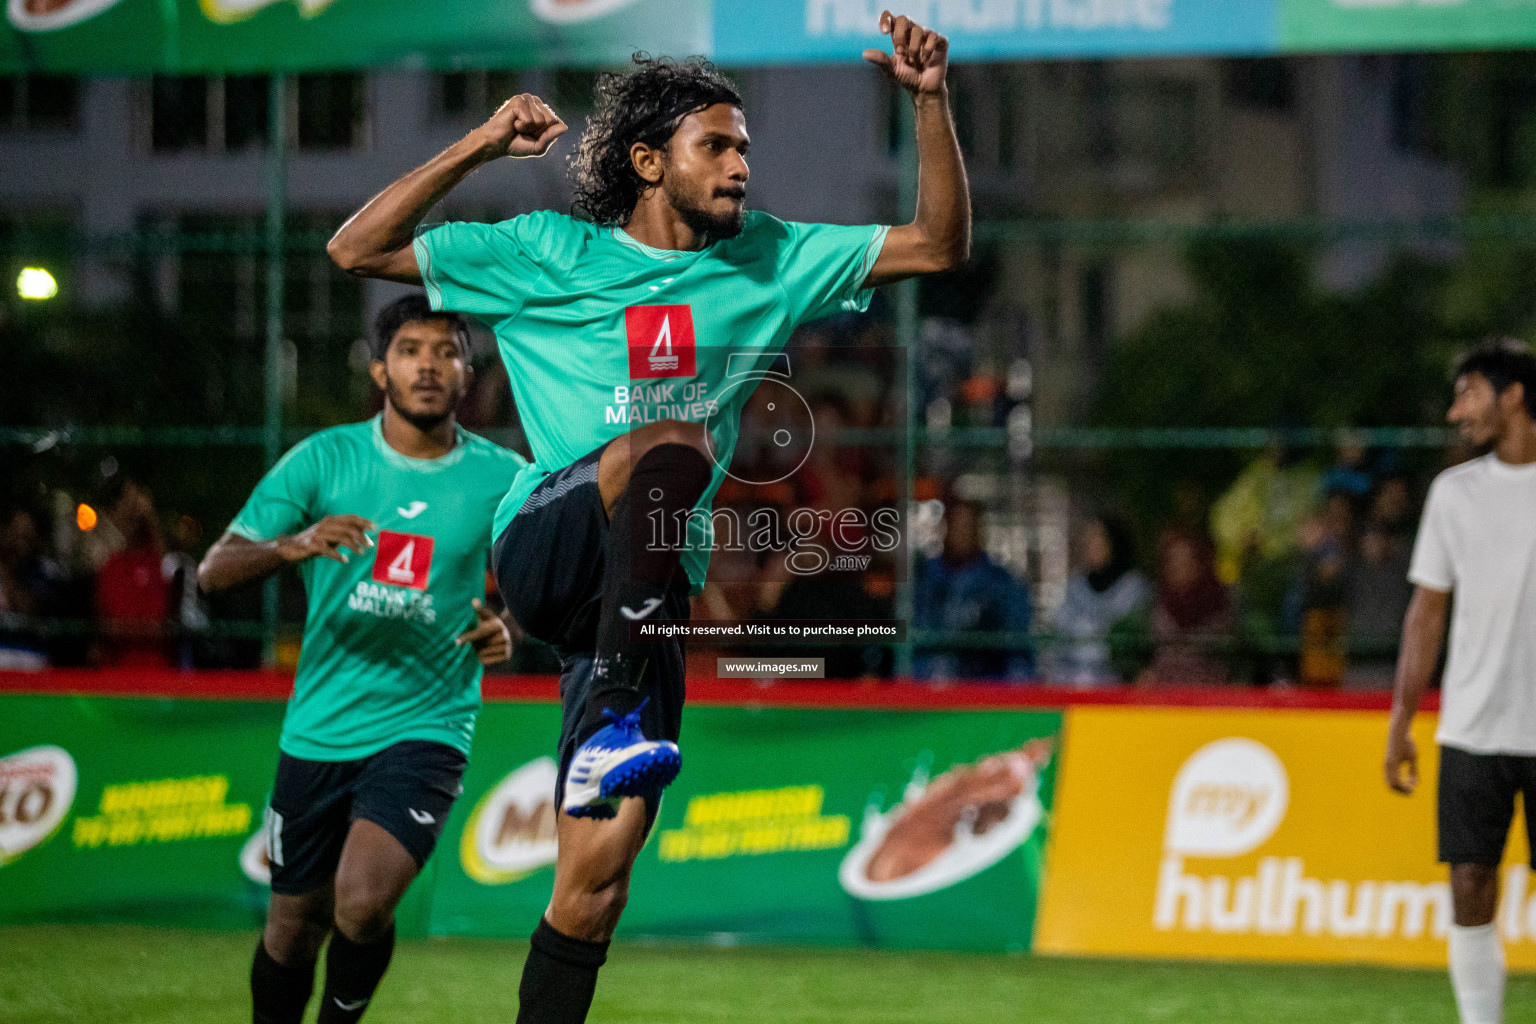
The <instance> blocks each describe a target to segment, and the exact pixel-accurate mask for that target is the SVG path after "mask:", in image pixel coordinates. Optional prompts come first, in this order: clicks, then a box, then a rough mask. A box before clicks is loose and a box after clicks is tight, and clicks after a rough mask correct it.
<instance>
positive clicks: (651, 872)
mask: <svg viewBox="0 0 1536 1024" xmlns="http://www.w3.org/2000/svg"><path fill="white" fill-rule="evenodd" d="M542 710H543V709H535V708H519V707H517V706H516V705H493V706H491V707H489V708H487V709H486V714H485V716H484V718H483V719H482V724H481V731H480V734H479V736H478V737H477V740H476V751H475V757H474V761H473V764H472V767H471V773H470V774H471V777H470V778H469V779H467V780H466V783H465V795H464V799H463V800H462V801H461V803H460V806H459V807H457V808H456V809H455V812H454V816H453V818H452V819H451V820H450V823H449V833H450V834H453V835H456V836H457V837H458V843H457V849H456V850H451V851H448V850H445V851H444V852H445V853H447V854H448V855H447V856H444V857H442V858H441V859H440V860H439V862H438V867H437V877H436V884H435V886H434V891H433V902H432V923H431V929H432V930H433V931H434V932H441V933H452V934H469V935H504V934H508V933H509V930H510V932H511V933H513V934H521V931H520V929H521V930H527V928H528V927H530V926H531V925H532V924H533V923H535V922H537V920H538V915H539V914H540V913H541V912H542V911H543V908H544V906H545V904H546V903H547V902H548V899H549V891H550V885H551V883H552V879H553V870H552V865H553V863H554V855H555V846H554V827H555V808H554V804H553V795H554V783H555V762H554V760H553V758H551V757H549V756H547V753H546V751H547V750H548V747H549V742H550V737H552V736H553V735H554V730H555V728H556V723H555V721H554V716H553V713H552V712H553V709H549V713H548V714H547V715H543V714H540V713H539V712H542ZM539 717H547V718H548V722H547V723H539V724H538V725H537V726H535V724H534V723H535V722H536V720H537V719H538V718H539ZM1060 730H1061V714H1060V713H1058V712H1041V711H886V710H881V711H873V710H837V709H830V708H815V709H791V708H762V709H749V708H727V707H695V708H690V709H689V711H688V713H687V715H686V717H685V719H684V726H683V737H682V743H681V746H682V750H683V772H682V774H681V775H680V776H679V777H678V780H677V782H675V783H674V784H673V785H672V787H671V788H670V789H668V790H667V794H666V799H665V800H664V801H663V803H662V807H661V812H660V815H659V818H658V820H657V823H656V828H655V829H654V831H653V832H652V834H651V837H650V841H649V842H648V843H647V845H646V847H645V849H644V850H643V851H642V853H641V855H640V859H639V861H638V862H637V864H636V866H635V874H634V884H633V885H632V887H631V895H630V901H629V907H628V909H627V910H626V911H625V915H624V922H623V925H622V930H623V931H624V932H626V933H628V934H631V935H655V936H676V937H714V938H717V939H726V938H728V939H729V940H730V941H742V942H758V941H794V942H846V943H869V944H877V945H893V946H922V947H927V948H955V949H960V948H965V949H993V950H1002V949H1028V948H1029V944H1030V936H1031V934H1032V933H1033V928H1034V912H1035V900H1036V894H1037V892H1038V890H1039V882H1040V869H1041V864H1042V861H1043V852H1044V846H1045V837H1046V832H1047V827H1046V825H1047V818H1048V813H1049V809H1050V802H1051V792H1052V789H1053V781H1054V777H1055V770H1054V764H1055V758H1054V750H1055V743H1056V737H1057V736H1058V734H1059V733H1060Z"/></svg>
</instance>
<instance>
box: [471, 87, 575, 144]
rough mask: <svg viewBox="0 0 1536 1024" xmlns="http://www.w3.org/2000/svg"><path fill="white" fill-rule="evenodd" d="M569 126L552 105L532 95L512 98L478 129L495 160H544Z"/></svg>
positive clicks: (527, 94) (483, 142)
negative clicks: (538, 158) (507, 158)
mask: <svg viewBox="0 0 1536 1024" xmlns="http://www.w3.org/2000/svg"><path fill="white" fill-rule="evenodd" d="M567 130H569V126H568V125H567V124H566V123H565V122H564V121H562V120H560V115H558V114H556V113H555V112H554V111H553V110H551V109H550V108H549V104H548V103H545V102H544V101H543V100H541V99H539V98H538V97H537V96H534V95H532V94H531V93H523V94H522V95H520V96H513V97H512V98H511V99H509V100H507V102H505V103H503V104H502V105H501V106H499V107H497V108H496V113H494V114H492V115H491V119H490V120H489V121H487V122H485V124H483V125H481V126H480V127H479V128H477V129H476V131H477V132H479V134H480V138H481V142H482V144H483V145H484V146H485V148H486V150H487V151H488V154H489V155H490V156H492V157H502V156H510V157H514V158H517V159H523V158H526V157H534V156H543V155H544V154H545V153H547V152H549V147H550V146H552V145H553V144H554V141H555V140H556V139H558V138H559V137H560V136H562V135H564V134H565V133H566V131H567Z"/></svg>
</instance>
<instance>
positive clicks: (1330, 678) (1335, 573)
mask: <svg viewBox="0 0 1536 1024" xmlns="http://www.w3.org/2000/svg"><path fill="white" fill-rule="evenodd" d="M1354 533H1355V500H1354V497H1353V496H1352V494H1351V493H1350V492H1348V491H1344V490H1337V491H1332V492H1330V493H1329V494H1328V495H1327V496H1326V497H1325V498H1324V499H1323V505H1322V508H1321V509H1319V510H1318V512H1317V514H1316V515H1314V516H1311V517H1310V518H1308V519H1307V521H1306V522H1305V523H1303V524H1302V526H1301V529H1300V531H1299V532H1298V541H1299V543H1298V549H1299V551H1298V554H1299V557H1298V559H1297V568H1296V578H1295V580H1294V581H1293V582H1292V585H1291V592H1290V594H1289V595H1288V596H1287V599H1286V614H1285V621H1284V625H1285V629H1286V632H1288V633H1294V634H1297V635H1298V636H1299V637H1300V646H1299V649H1298V658H1297V665H1296V679H1297V681H1298V682H1299V683H1301V685H1303V686H1317V687H1338V686H1340V685H1342V684H1343V681H1344V666H1345V663H1346V661H1347V658H1348V643H1347V638H1346V635H1345V593H1344V570H1345V566H1346V565H1347V563H1348V561H1349V559H1350V558H1351V557H1352V555H1353V553H1354V540H1355V537H1354Z"/></svg>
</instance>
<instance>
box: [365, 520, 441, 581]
mask: <svg viewBox="0 0 1536 1024" xmlns="http://www.w3.org/2000/svg"><path fill="white" fill-rule="evenodd" d="M374 551H375V554H374V556H373V578H374V581H375V582H377V583H388V584H389V585H390V586H394V587H410V588H411V589H413V590H426V589H427V577H428V576H429V575H431V572H432V538H431V537H423V536H422V535H421V534H419V533H396V532H395V531H393V530H380V531H379V543H378V545H377V546H376V547H375V548H374Z"/></svg>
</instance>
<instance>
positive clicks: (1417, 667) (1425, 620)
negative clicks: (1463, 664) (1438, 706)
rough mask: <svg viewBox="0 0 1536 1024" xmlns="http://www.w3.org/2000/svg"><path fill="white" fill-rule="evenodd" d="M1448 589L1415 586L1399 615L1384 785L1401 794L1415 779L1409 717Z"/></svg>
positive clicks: (1436, 641) (1433, 658) (1430, 667)
mask: <svg viewBox="0 0 1536 1024" xmlns="http://www.w3.org/2000/svg"><path fill="white" fill-rule="evenodd" d="M1450 603H1451V595H1450V594H1449V593H1448V592H1446V591H1443V590H1433V589H1431V588H1429V587H1415V588H1414V590H1413V600H1411V601H1410V602H1409V603H1408V614H1407V615H1406V616H1405V617H1404V619H1403V642H1402V646H1401V648H1400V649H1399V651H1398V655H1397V679H1396V681H1395V683H1394V684H1393V694H1392V721H1391V725H1390V726H1389V727H1388V730H1387V757H1386V764H1385V766H1384V767H1385V769H1386V774H1387V785H1388V786H1389V787H1390V788H1391V789H1392V790H1393V791H1394V792H1397V793H1402V794H1404V795H1405V796H1406V795H1408V794H1411V793H1412V792H1413V791H1414V790H1415V789H1416V788H1418V785H1419V751H1418V745H1417V744H1415V743H1414V742H1413V735H1412V729H1413V717H1414V715H1416V714H1418V712H1419V702H1420V701H1422V700H1423V699H1424V692H1425V691H1426V690H1428V689H1429V684H1430V682H1431V681H1432V680H1433V679H1434V674H1435V665H1436V664H1437V663H1438V662H1439V660H1440V645H1441V643H1442V642H1443V641H1444V640H1445V613H1446V609H1447V608H1448V607H1449V606H1450Z"/></svg>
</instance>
